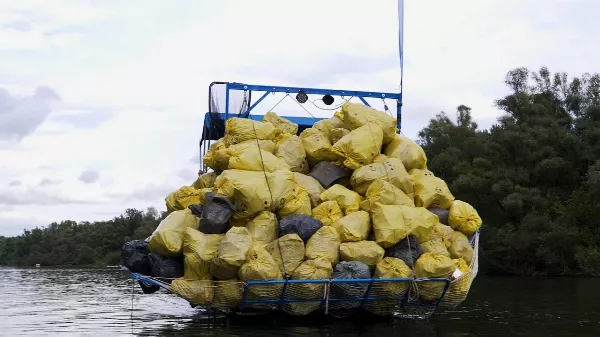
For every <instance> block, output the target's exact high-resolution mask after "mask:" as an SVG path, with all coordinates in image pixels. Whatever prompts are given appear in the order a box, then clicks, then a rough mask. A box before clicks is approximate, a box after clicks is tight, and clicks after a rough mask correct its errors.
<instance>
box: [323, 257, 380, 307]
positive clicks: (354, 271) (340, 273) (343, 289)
mask: <svg viewBox="0 0 600 337" xmlns="http://www.w3.org/2000/svg"><path fill="white" fill-rule="evenodd" d="M331 278H332V279H334V280H336V279H342V280H348V279H354V280H356V279H370V278H371V271H370V270H369V266H367V265H366V264H364V263H362V262H360V261H340V262H339V263H338V264H337V265H336V266H335V268H334V270H333V273H332V274H331ZM367 287H368V282H366V283H345V282H343V283H332V284H331V287H330V290H329V298H333V299H346V298H360V297H362V296H364V294H365V291H366V290H367ZM360 303H361V302H360V301H357V302H356V304H355V305H354V306H359V305H360ZM335 304H336V303H335V302H332V303H330V306H331V307H332V308H335V307H336V305H335ZM342 305H344V306H345V305H347V304H340V306H342Z"/></svg>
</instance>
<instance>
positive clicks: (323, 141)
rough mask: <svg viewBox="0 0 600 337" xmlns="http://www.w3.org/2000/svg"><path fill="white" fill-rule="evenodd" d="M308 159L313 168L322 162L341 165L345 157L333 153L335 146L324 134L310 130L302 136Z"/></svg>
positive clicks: (306, 130)
mask: <svg viewBox="0 0 600 337" xmlns="http://www.w3.org/2000/svg"><path fill="white" fill-rule="evenodd" d="M300 139H302V145H303V146H304V151H305V152H306V158H307V159H308V163H309V164H310V165H311V166H314V165H315V164H317V163H318V162H320V161H328V162H332V163H341V162H342V161H343V160H344V157H343V156H341V155H340V154H338V153H336V152H334V151H333V146H331V143H330V142H329V139H328V138H327V137H325V135H324V134H323V132H321V131H319V130H318V129H315V128H308V129H305V130H304V131H302V133H301V134H300Z"/></svg>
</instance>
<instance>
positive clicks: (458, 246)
mask: <svg viewBox="0 0 600 337" xmlns="http://www.w3.org/2000/svg"><path fill="white" fill-rule="evenodd" d="M449 241H450V246H449V247H448V252H450V257H452V258H453V259H458V258H462V259H464V260H465V261H467V263H469V264H470V263H471V260H473V253H474V251H473V247H472V246H471V244H470V243H469V239H467V237H466V236H465V235H464V234H463V233H461V232H454V233H452V235H451V236H450V239H449Z"/></svg>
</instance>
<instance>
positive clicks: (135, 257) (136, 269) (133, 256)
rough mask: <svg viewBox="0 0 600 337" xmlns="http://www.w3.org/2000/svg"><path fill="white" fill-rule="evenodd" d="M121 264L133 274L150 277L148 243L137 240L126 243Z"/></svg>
mask: <svg viewBox="0 0 600 337" xmlns="http://www.w3.org/2000/svg"><path fill="white" fill-rule="evenodd" d="M121 264H123V265H124V266H125V267H126V268H127V269H129V271H131V272H132V273H138V274H142V275H150V264H148V242H146V241H142V240H135V241H129V242H127V243H125V244H124V245H123V248H122V249H121Z"/></svg>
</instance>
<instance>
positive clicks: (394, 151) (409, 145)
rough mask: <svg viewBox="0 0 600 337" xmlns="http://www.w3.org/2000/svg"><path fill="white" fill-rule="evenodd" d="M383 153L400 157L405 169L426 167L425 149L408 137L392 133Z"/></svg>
mask: <svg viewBox="0 0 600 337" xmlns="http://www.w3.org/2000/svg"><path fill="white" fill-rule="evenodd" d="M383 153H384V154H385V155H386V156H388V157H394V158H400V159H401V160H402V163H404V167H405V168H406V170H407V171H410V170H412V169H424V168H427V156H426V155H425V151H423V148H422V147H420V146H419V145H418V144H417V143H415V142H414V141H412V140H411V139H410V138H406V137H404V136H401V135H398V134H396V135H394V138H393V139H392V141H391V142H390V143H389V144H388V145H387V146H386V147H385V150H384V151H383Z"/></svg>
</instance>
